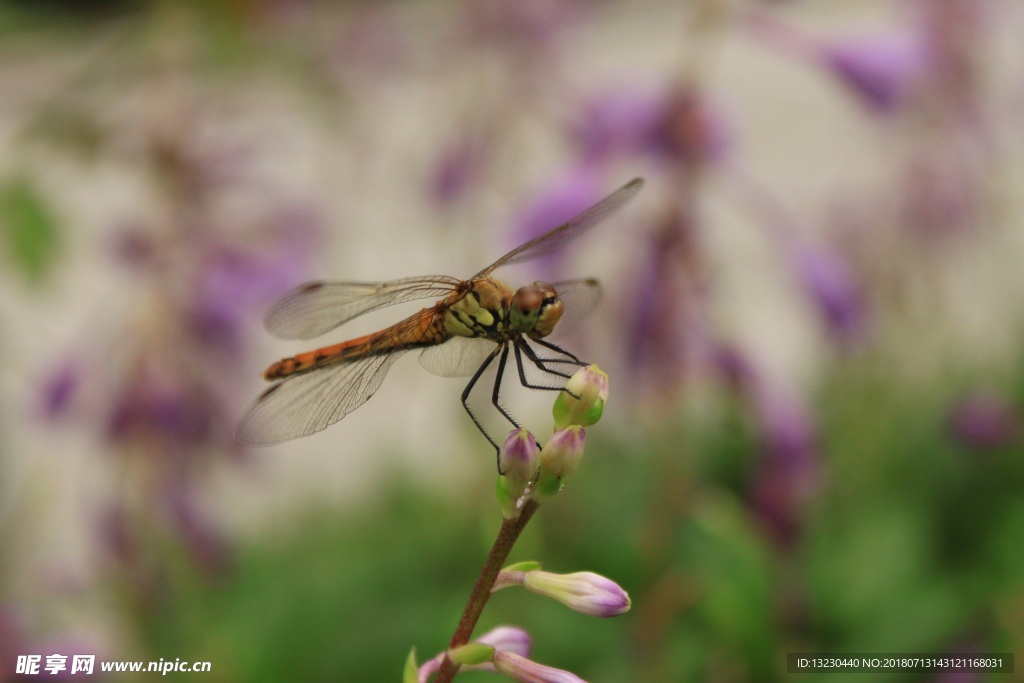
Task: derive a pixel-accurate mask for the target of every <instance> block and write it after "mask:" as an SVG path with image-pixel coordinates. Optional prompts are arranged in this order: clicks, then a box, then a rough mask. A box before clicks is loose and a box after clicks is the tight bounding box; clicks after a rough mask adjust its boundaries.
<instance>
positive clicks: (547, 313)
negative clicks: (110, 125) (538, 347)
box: [529, 282, 564, 339]
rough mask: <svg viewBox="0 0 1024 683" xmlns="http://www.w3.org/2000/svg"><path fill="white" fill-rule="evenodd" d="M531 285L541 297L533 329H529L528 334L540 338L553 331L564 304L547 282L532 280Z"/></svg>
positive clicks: (559, 318) (560, 316)
mask: <svg viewBox="0 0 1024 683" xmlns="http://www.w3.org/2000/svg"><path fill="white" fill-rule="evenodd" d="M532 287H535V288H536V289H537V291H538V292H540V294H541V296H542V297H543V298H542V299H541V302H540V308H539V310H538V314H537V318H536V320H535V321H534V324H533V329H532V330H529V334H530V336H531V337H533V338H534V339H540V338H541V337H546V336H548V335H549V334H551V333H552V332H553V331H554V329H555V325H556V324H558V321H559V320H561V318H562V313H563V312H564V306H563V305H562V300H561V299H559V298H558V292H556V291H555V288H554V287H552V286H551V285H549V284H548V283H546V282H534V283H533V285H532Z"/></svg>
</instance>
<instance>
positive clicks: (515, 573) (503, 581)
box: [491, 562, 541, 593]
mask: <svg viewBox="0 0 1024 683" xmlns="http://www.w3.org/2000/svg"><path fill="white" fill-rule="evenodd" d="M540 568H541V564H540V562H518V563H516V564H510V565H509V566H507V567H505V568H503V569H502V570H501V571H500V572H498V578H496V579H495V580H494V585H493V586H491V592H492V593H497V592H498V591H500V590H501V589H502V588H508V587H509V586H522V585H523V577H524V576H526V572H533V571H537V570H539V569H540Z"/></svg>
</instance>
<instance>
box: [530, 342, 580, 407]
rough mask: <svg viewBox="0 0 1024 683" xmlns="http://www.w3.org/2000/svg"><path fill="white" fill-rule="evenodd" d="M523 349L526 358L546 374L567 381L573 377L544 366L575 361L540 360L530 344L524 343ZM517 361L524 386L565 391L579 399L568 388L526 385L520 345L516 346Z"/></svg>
mask: <svg viewBox="0 0 1024 683" xmlns="http://www.w3.org/2000/svg"><path fill="white" fill-rule="evenodd" d="M534 341H536V340H534ZM552 346H553V345H552ZM522 347H523V353H525V354H526V357H527V358H529V359H530V361H531V362H532V363H533V364H534V365H536V366H537V367H538V368H540V369H541V370H543V371H544V372H547V373H550V374H552V375H558V376H559V377H565V378H566V379H569V378H570V377H572V375H570V374H568V373H566V372H560V371H558V370H552V369H551V368H548V367H545V365H544V364H545V363H551V362H556V363H557V362H561V363H572V362H573V361H552V360H551V359H549V358H540V357H539V356H537V354H536V353H535V352H534V350H533V349H531V348H530V346H529V345H528V344H526V343H523V345H522ZM556 348H557V347H556ZM559 350H561V349H559ZM564 353H567V354H568V352H564ZM573 357H574V358H575V356H573ZM516 361H517V362H518V363H519V379H520V381H522V383H523V385H524V386H528V387H530V388H531V389H550V390H553V391H564V392H565V393H567V394H569V395H570V396H572V397H573V398H575V399H578V398H579V396H577V395H576V394H574V393H572V392H571V391H569V389H568V388H566V387H535V386H533V385H530V384H527V383H526V376H525V374H524V372H523V361H522V359H521V358H519V346H518V345H517V346H516ZM582 364H583V363H580V365H582Z"/></svg>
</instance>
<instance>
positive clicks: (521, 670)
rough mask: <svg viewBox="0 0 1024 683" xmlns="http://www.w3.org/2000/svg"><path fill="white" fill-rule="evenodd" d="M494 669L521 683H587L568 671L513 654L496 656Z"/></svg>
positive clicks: (505, 653) (502, 653)
mask: <svg viewBox="0 0 1024 683" xmlns="http://www.w3.org/2000/svg"><path fill="white" fill-rule="evenodd" d="M494 668H495V669H496V670H497V671H498V673H501V674H504V675H506V676H508V677H509V678H511V679H513V680H516V681H519V682H520V683H586V681H584V680H583V679H582V678H580V677H579V676H576V675H575V674H571V673H569V672H568V671H563V670H561V669H554V668H552V667H550V666H544V665H543V664H538V663H537V662H533V661H530V660H529V659H527V658H526V657H521V656H520V655H517V654H515V653H512V652H498V653H497V654H496V655H494Z"/></svg>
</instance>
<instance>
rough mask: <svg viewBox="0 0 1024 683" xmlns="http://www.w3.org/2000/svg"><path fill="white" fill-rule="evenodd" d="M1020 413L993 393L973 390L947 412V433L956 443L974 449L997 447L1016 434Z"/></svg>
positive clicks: (1007, 441)
mask: <svg viewBox="0 0 1024 683" xmlns="http://www.w3.org/2000/svg"><path fill="white" fill-rule="evenodd" d="M1022 426H1024V420H1022V415H1021V413H1020V411H1018V410H1017V409H1016V408H1015V407H1014V406H1013V405H1012V404H1010V403H1009V402H1008V401H1006V400H1005V399H1003V398H1002V397H999V396H996V395H994V394H981V393H979V394H974V395H969V396H966V397H964V398H962V399H961V400H960V401H958V402H957V404H956V405H955V406H953V409H952V410H951V411H950V414H949V431H950V434H951V435H952V436H953V438H954V439H956V440H957V441H958V442H959V443H961V444H963V445H964V446H968V447H970V448H975V449H978V450H989V449H993V448H1000V447H1003V446H1007V445H1010V444H1012V443H1013V442H1015V441H1016V440H1017V439H1019V438H1020V436H1021V434H1022V433H1024V431H1022Z"/></svg>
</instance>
